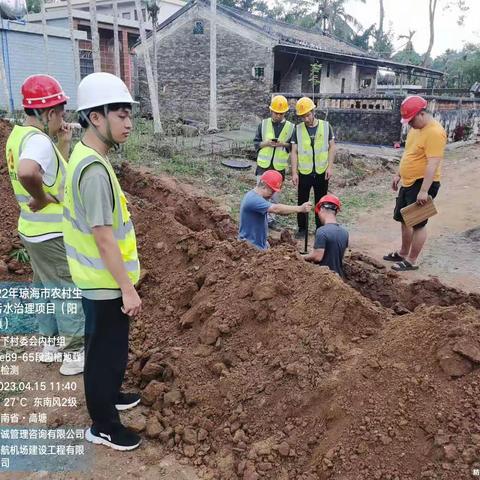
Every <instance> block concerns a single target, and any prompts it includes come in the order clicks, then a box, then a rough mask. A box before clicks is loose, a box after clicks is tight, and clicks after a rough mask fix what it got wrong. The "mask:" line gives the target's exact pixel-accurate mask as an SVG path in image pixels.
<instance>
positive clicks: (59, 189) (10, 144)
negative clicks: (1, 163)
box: [5, 125, 66, 238]
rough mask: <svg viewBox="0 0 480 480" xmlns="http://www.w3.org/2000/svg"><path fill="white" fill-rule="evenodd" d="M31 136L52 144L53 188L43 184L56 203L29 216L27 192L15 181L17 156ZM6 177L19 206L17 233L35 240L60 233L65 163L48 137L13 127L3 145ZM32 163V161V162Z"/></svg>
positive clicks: (34, 130) (18, 157)
mask: <svg viewBox="0 0 480 480" xmlns="http://www.w3.org/2000/svg"><path fill="white" fill-rule="evenodd" d="M34 135H43V136H45V137H46V138H48V140H49V141H50V142H51V143H52V146H53V149H54V152H55V162H56V176H55V180H54V182H53V185H47V184H46V183H45V182H44V183H43V190H44V192H45V193H47V194H49V195H52V196H53V197H55V198H56V199H57V200H58V202H59V203H49V204H48V205H47V206H46V207H44V208H42V210H40V211H38V212H32V211H31V210H30V208H29V206H28V203H29V202H30V200H31V199H32V197H31V196H30V194H29V193H28V191H27V190H26V189H25V188H24V187H23V185H22V184H21V183H20V181H19V180H18V166H19V162H20V156H21V154H22V150H23V148H24V146H25V143H26V142H27V140H29V139H30V138H31V137H33V136H34ZM5 150H6V158H7V165H8V173H9V176H10V181H11V182H12V187H13V191H14V193H15V198H16V199H17V202H18V204H19V206H20V216H19V218H18V232H19V233H20V234H21V235H23V236H24V237H27V238H28V237H30V238H31V237H38V236H41V235H47V234H49V233H62V231H63V223H62V211H63V206H62V202H63V187H64V182H65V172H66V162H65V160H64V159H63V157H62V154H61V153H60V151H59V150H58V149H57V147H56V146H55V145H54V143H53V142H52V140H51V139H50V137H48V135H46V134H44V133H43V132H42V131H40V130H39V129H38V128H35V127H21V126H18V125H16V126H15V127H14V128H13V130H12V133H11V134H10V136H9V137H8V141H7V145H6V149H5ZM32 160H33V159H32Z"/></svg>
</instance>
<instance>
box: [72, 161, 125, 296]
mask: <svg viewBox="0 0 480 480" xmlns="http://www.w3.org/2000/svg"><path fill="white" fill-rule="evenodd" d="M79 185H80V187H79V188H80V195H81V197H82V201H83V203H84V207H85V212H86V216H87V223H88V226H89V227H90V228H93V227H103V226H105V225H113V191H112V187H111V185H110V178H109V176H108V173H107V170H106V169H105V167H104V166H103V165H100V163H98V162H95V163H92V164H91V165H89V166H88V167H87V168H85V170H84V171H83V173H82V176H81V177H80V184H79ZM82 295H83V296H84V297H85V298H88V299H90V300H113V299H115V298H120V297H121V296H122V292H121V290H120V289H118V290H113V289H112V290H104V289H98V290H84V291H82Z"/></svg>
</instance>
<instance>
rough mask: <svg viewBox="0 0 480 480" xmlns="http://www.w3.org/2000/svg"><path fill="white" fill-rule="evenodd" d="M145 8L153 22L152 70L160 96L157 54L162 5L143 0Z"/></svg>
mask: <svg viewBox="0 0 480 480" xmlns="http://www.w3.org/2000/svg"><path fill="white" fill-rule="evenodd" d="M143 3H144V4H145V7H146V9H147V12H148V16H149V17H150V20H151V21H152V27H153V28H152V47H153V48H152V55H153V58H152V69H153V79H154V82H155V91H156V92H157V93H156V95H157V96H158V54H157V25H158V14H159V12H160V4H159V2H158V1H157V0H143Z"/></svg>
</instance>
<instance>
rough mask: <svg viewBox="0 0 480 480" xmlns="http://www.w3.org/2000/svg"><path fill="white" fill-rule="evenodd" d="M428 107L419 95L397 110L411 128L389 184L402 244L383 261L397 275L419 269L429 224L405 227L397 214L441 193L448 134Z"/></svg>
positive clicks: (400, 216) (406, 100)
mask: <svg viewBox="0 0 480 480" xmlns="http://www.w3.org/2000/svg"><path fill="white" fill-rule="evenodd" d="M427 107H428V104H427V101H426V100H425V99H424V98H422V97H420V96H418V95H412V96H409V97H407V98H406V99H405V100H404V101H403V102H402V104H401V106H400V115H401V117H402V118H401V122H402V123H404V124H408V125H409V126H410V127H411V128H410V130H409V132H408V134H407V141H406V144H405V151H404V152H403V156H402V158H401V160H400V166H399V170H398V173H397V174H396V175H395V176H394V178H393V181H392V189H393V190H394V191H395V192H396V191H398V196H397V200H396V204H395V209H394V213H393V218H394V219H395V220H396V221H397V222H401V226H402V244H401V247H400V249H399V250H398V251H393V252H390V253H388V254H387V255H385V256H384V257H383V259H384V260H388V261H392V262H395V263H394V264H393V265H392V269H393V270H395V271H398V272H403V271H407V270H417V269H418V265H417V263H416V262H417V258H418V256H419V255H420V252H421V251H422V248H423V246H424V245H425V241H426V240H427V228H426V225H427V222H428V220H424V221H423V222H421V223H418V224H417V225H415V226H414V227H407V226H406V225H405V223H404V221H403V217H402V214H401V212H400V210H401V209H402V208H404V207H407V206H408V205H412V204H414V203H417V204H418V205H424V204H425V203H426V202H427V200H428V197H429V196H431V197H432V198H435V197H436V196H437V193H438V190H439V189H440V175H441V168H442V160H443V157H444V153H445V145H446V143H447V134H446V132H445V130H444V128H443V127H442V125H440V123H439V122H438V121H437V120H435V119H434V118H433V116H432V114H431V113H430V112H429V111H428V110H427ZM399 185H400V189H399Z"/></svg>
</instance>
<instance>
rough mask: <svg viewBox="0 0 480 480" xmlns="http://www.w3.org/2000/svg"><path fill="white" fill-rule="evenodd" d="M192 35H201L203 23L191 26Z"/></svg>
mask: <svg viewBox="0 0 480 480" xmlns="http://www.w3.org/2000/svg"><path fill="white" fill-rule="evenodd" d="M193 34H194V35H203V22H195V24H194V25H193Z"/></svg>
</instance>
